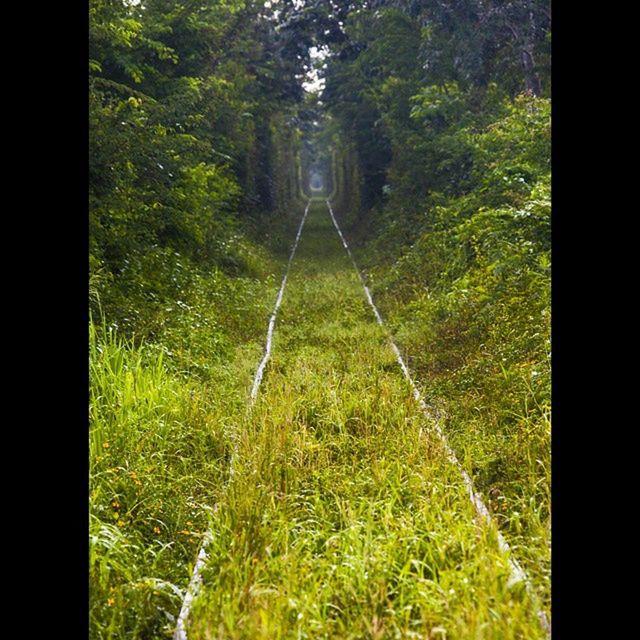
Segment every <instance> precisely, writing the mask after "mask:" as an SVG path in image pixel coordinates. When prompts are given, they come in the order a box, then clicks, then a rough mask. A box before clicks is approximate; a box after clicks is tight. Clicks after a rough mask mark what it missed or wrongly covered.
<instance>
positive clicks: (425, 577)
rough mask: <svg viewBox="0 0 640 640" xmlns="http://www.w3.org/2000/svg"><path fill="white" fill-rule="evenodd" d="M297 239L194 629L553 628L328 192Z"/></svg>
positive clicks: (480, 632)
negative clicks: (464, 466) (404, 361)
mask: <svg viewBox="0 0 640 640" xmlns="http://www.w3.org/2000/svg"><path fill="white" fill-rule="evenodd" d="M298 251H299V253H298V256H297V257H296V260H295V261H294V263H293V267H292V270H291V273H290V277H289V284H288V288H287V292H286V295H285V298H284V301H283V305H282V309H281V314H280V316H279V319H278V324H277V329H276V334H275V340H274V349H273V356H272V361H271V363H270V365H269V367H268V370H267V375H266V377H265V381H264V383H263V388H262V390H261V394H260V397H259V399H258V402H257V404H256V406H255V409H254V411H253V413H252V414H251V415H250V416H248V417H247V420H246V421H245V422H243V423H242V425H241V428H240V431H239V434H240V440H239V456H238V463H237V466H236V467H235V473H234V477H233V481H232V482H231V484H230V485H229V486H228V488H227V489H226V490H225V491H224V492H222V493H221V495H220V496H219V508H218V509H217V510H216V512H215V514H212V519H211V528H212V531H213V540H212V543H211V546H210V548H209V558H210V559H209V562H208V564H207V567H206V569H205V571H204V574H203V578H204V586H203V589H202V592H201V595H200V597H199V598H198V599H197V600H196V602H195V603H194V607H193V609H192V615H191V622H190V626H189V637H190V638H191V639H193V640H196V639H201V638H294V637H295V638H364V637H371V638H394V637H402V638H405V637H406V638H411V637H415V638H448V639H454V638H464V639H466V638H486V639H489V638H495V639H498V638H500V639H509V638H527V639H529V638H542V637H544V632H543V630H542V629H541V628H540V625H539V622H538V619H537V617H536V611H535V606H534V603H533V602H532V601H531V600H530V598H529V596H528V595H527V593H526V591H525V589H524V588H523V585H522V584H521V583H517V584H510V582H509V568H508V565H507V560H506V558H505V557H504V556H502V554H501V553H500V552H499V550H498V546H497V541H496V536H495V530H494V529H493V528H491V527H484V526H478V525H477V524H476V522H475V512H474V509H473V506H472V505H471V503H470V501H469V499H468V496H467V493H466V490H465V487H464V485H463V482H462V479H461V477H460V474H459V471H458V469H457V468H456V467H455V466H453V465H452V464H451V463H450V462H449V461H448V460H447V456H446V453H445V452H444V451H443V450H442V447H441V445H440V444H439V441H438V439H437V437H435V436H431V435H430V432H429V424H428V423H427V422H426V420H425V418H424V416H423V414H422V413H421V411H420V410H419V408H418V407H417V406H416V403H415V401H414V399H413V397H412V394H411V389H410V388H409V387H408V385H407V383H406V381H405V380H404V378H403V376H402V373H401V371H400V369H399V367H398V365H397V363H396V360H395V356H394V354H393V352H392V350H391V349H390V348H389V345H388V343H387V341H386V337H385V335H384V333H383V331H382V330H381V329H380V328H379V327H378V325H377V324H376V322H375V318H374V317H373V315H372V313H371V311H370V309H369V307H368V305H367V303H366V300H365V298H364V294H363V291H362V288H361V285H360V282H359V281H358V279H357V276H356V274H355V272H354V270H353V267H352V265H351V263H350V262H349V260H348V258H347V257H346V256H345V254H344V251H343V249H342V247H341V245H340V243H339V240H338V237H337V235H336V234H335V231H334V230H333V227H332V226H331V221H330V219H329V216H328V211H327V209H326V206H325V205H323V204H319V205H316V206H314V207H313V208H312V210H311V212H310V216H309V219H308V221H307V226H306V227H305V231H304V233H303V235H302V239H301V242H300V247H299V249H298ZM536 587H537V588H538V589H543V588H544V586H543V585H541V584H540V582H536Z"/></svg>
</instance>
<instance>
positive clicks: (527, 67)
mask: <svg viewBox="0 0 640 640" xmlns="http://www.w3.org/2000/svg"><path fill="white" fill-rule="evenodd" d="M520 59H521V60H522V69H523V72H524V81H525V84H526V87H527V91H528V92H529V93H532V94H533V95H534V96H539V95H540V78H538V74H537V73H536V71H535V63H534V60H533V53H532V51H531V49H530V48H525V47H523V48H522V50H521V52H520Z"/></svg>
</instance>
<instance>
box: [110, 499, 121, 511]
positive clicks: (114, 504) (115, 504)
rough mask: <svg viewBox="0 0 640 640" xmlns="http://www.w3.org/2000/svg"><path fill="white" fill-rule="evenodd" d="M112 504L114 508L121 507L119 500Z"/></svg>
mask: <svg viewBox="0 0 640 640" xmlns="http://www.w3.org/2000/svg"><path fill="white" fill-rule="evenodd" d="M111 506H112V507H113V508H114V509H119V508H120V503H119V502H118V501H117V500H114V501H113V502H112V503H111Z"/></svg>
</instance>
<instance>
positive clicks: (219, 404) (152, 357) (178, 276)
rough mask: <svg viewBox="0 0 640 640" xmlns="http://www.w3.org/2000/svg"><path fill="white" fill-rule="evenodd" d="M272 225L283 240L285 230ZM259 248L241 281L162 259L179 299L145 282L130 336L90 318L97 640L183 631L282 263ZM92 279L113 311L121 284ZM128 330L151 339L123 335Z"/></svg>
mask: <svg viewBox="0 0 640 640" xmlns="http://www.w3.org/2000/svg"><path fill="white" fill-rule="evenodd" d="M290 222H295V221H290ZM286 226H287V227H288V226H289V225H288V223H287V224H286ZM276 231H277V234H276V235H277V237H276V241H277V238H278V237H279V236H280V235H282V234H283V233H282V232H283V231H284V228H283V225H280V227H279V228H278V229H277V230H276ZM287 231H288V232H289V234H288V235H289V237H292V234H291V231H290V229H288V228H287ZM274 242H275V241H274ZM253 251H254V255H255V260H256V261H257V264H256V266H255V268H254V270H253V272H252V273H247V274H245V275H244V277H237V276H236V277H232V276H230V275H228V274H225V273H223V272H221V271H219V270H213V271H211V272H210V273H204V272H202V271H198V270H191V271H189V272H188V273H187V270H186V269H185V270H181V269H180V268H178V267H177V265H176V264H174V263H173V262H172V261H169V262H166V263H163V264H164V265H165V267H164V268H165V270H167V269H169V270H173V275H172V274H171V273H169V272H168V273H162V274H156V276H157V280H158V282H161V283H166V284H167V286H169V284H168V283H171V282H173V284H172V285H170V286H172V287H173V288H176V287H177V288H178V290H179V291H178V293H179V297H178V298H177V299H174V300H173V302H170V301H169V298H170V295H172V294H171V292H170V291H169V292H167V291H165V292H164V293H163V296H164V297H163V298H162V300H161V301H157V302H156V303H154V302H153V301H152V300H151V301H150V300H149V296H148V295H147V297H146V298H145V297H144V295H143V294H144V286H143V284H142V282H143V280H144V279H142V280H141V281H140V295H139V296H138V295H137V294H135V291H134V292H133V293H131V296H130V297H129V298H128V299H127V304H128V307H127V308H129V309H134V310H136V309H137V310H138V311H139V313H138V314H137V317H138V320H140V319H141V318H143V319H145V320H143V321H142V322H140V321H137V322H135V323H133V324H132V325H131V326H130V327H129V331H125V330H124V329H125V328H124V327H123V328H120V329H118V328H116V327H114V324H116V322H115V321H114V318H113V315H112V314H110V315H108V316H103V317H102V318H101V319H100V320H98V321H97V322H95V323H94V322H92V323H91V327H90V354H89V355H90V438H89V455H90V525H89V527H90V630H91V631H90V633H91V637H92V638H100V639H102V638H105V639H106V638H114V639H115V638H157V637H168V636H170V635H171V633H172V630H173V628H174V626H175V617H176V616H177V614H178V611H179V609H180V606H181V603H182V597H183V591H184V589H185V588H186V586H187V584H188V582H189V579H190V576H191V567H192V565H193V562H194V560H195V555H196V553H197V550H198V548H199V546H200V543H201V539H202V536H203V534H204V532H205V529H206V525H207V522H208V520H207V512H208V511H209V510H210V509H211V508H212V506H213V505H215V503H216V500H217V496H218V493H219V491H220V488H221V486H222V484H223V482H224V480H225V474H226V472H227V468H228V459H229V456H230V451H231V448H232V446H233V443H232V442H231V440H230V439H231V438H232V434H233V433H234V432H235V430H236V429H237V425H238V424H239V422H240V421H241V416H242V414H243V412H244V411H245V410H246V398H247V394H248V390H249V389H250V385H251V381H252V377H253V374H254V369H255V367H256V365H257V362H258V361H259V359H260V356H261V353H262V349H263V342H264V334H265V330H266V326H267V320H268V316H269V313H270V312H271V307H272V305H273V300H274V299H275V295H276V291H277V287H278V286H279V279H280V277H281V275H282V271H283V269H284V264H285V261H286V254H283V255H282V256H279V255H278V254H275V256H274V255H271V254H269V253H268V252H267V250H266V249H257V248H254V250H253ZM178 262H179V260H178ZM191 266H192V265H191ZM131 282H132V281H129V284H131ZM91 285H92V286H91V294H92V298H93V304H94V307H95V308H96V309H97V310H98V311H101V310H102V301H101V294H105V293H106V295H107V296H109V295H110V296H112V299H111V304H110V305H109V306H108V309H110V310H112V309H113V298H114V297H116V298H117V297H118V296H119V295H121V294H122V290H121V289H118V288H117V287H113V286H111V287H110V283H109V281H108V279H105V280H102V281H100V277H99V276H98V277H97V278H95V277H94V279H93V280H92V283H91ZM150 288H151V289H153V283H151V284H150ZM147 293H148V292H147ZM174 294H175V292H174ZM121 312H122V309H121ZM107 317H108V318H109V320H107ZM148 319H153V321H150V324H151V325H152V326H153V331H145V330H144V329H145V321H146V320H148ZM146 326H147V327H148V326H149V325H146ZM133 328H137V329H138V330H140V332H141V333H142V338H140V337H138V336H137V335H131V336H130V337H128V338H126V337H123V336H125V335H127V334H130V333H131V330H132V329H133Z"/></svg>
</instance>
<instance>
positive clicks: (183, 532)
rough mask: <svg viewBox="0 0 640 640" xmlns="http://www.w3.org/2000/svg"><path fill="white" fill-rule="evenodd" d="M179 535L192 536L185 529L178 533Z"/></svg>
mask: <svg viewBox="0 0 640 640" xmlns="http://www.w3.org/2000/svg"><path fill="white" fill-rule="evenodd" d="M178 533H181V534H182V535H183V536H190V535H191V532H190V531H187V530H186V529H183V530H182V531H178Z"/></svg>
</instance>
